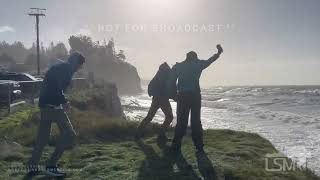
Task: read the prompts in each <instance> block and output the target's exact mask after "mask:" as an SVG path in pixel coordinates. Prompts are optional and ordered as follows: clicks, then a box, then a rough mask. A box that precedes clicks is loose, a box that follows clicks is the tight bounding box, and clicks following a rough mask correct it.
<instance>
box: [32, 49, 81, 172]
mask: <svg viewBox="0 0 320 180" xmlns="http://www.w3.org/2000/svg"><path fill="white" fill-rule="evenodd" d="M84 62H85V58H84V56H83V55H81V54H80V53H78V52H74V53H72V54H71V55H70V57H69V58H68V61H67V62H62V63H59V64H56V65H54V66H52V67H51V68H50V69H49V70H48V71H47V73H46V75H45V77H44V80H43V82H42V86H41V90H40V98H39V107H40V112H41V120H40V124H39V127H38V135H37V139H36V142H35V146H34V149H33V152H32V157H31V158H30V160H29V162H28V164H29V165H28V166H29V168H30V172H29V173H28V175H29V176H33V175H36V174H37V173H39V170H40V169H39V166H38V163H39V161H40V158H41V154H42V151H43V148H44V147H45V145H46V144H47V143H48V140H49V136H50V131H51V124H52V122H55V123H57V125H58V128H59V132H60V137H59V139H58V140H57V142H56V149H55V151H54V152H53V154H52V156H51V158H50V160H49V161H48V162H47V166H46V171H45V172H46V173H47V174H48V175H52V176H64V175H65V173H64V172H62V171H59V170H58V168H57V161H58V160H59V159H60V157H61V156H62V154H63V152H64V150H66V149H68V148H72V147H73V145H74V139H75V136H76V133H75V131H74V129H73V127H72V124H71V122H70V120H69V118H68V116H67V114H66V112H67V111H69V110H70V104H69V102H68V101H67V99H66V97H65V96H64V92H65V90H66V89H67V87H68V86H69V85H70V82H71V80H72V76H73V74H74V73H75V72H76V71H78V70H79V69H80V68H81V67H82V65H83V64H84Z"/></svg>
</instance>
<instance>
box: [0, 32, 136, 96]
mask: <svg viewBox="0 0 320 180" xmlns="http://www.w3.org/2000/svg"><path fill="white" fill-rule="evenodd" d="M114 44H115V43H114V40H113V39H111V40H109V41H108V42H106V41H105V40H104V41H103V42H102V43H100V42H99V41H93V40H92V38H91V37H88V36H83V35H78V36H70V38H69V45H70V50H68V49H67V48H66V46H65V44H64V43H62V42H59V43H56V44H55V43H53V42H51V43H50V44H49V46H48V47H44V46H43V44H41V47H40V67H41V72H42V73H44V72H45V71H46V70H47V69H48V67H50V66H51V65H53V64H55V63H58V62H59V60H66V59H67V57H68V55H69V53H71V52H73V51H79V52H81V53H82V54H83V55H84V56H85V57H86V59H87V63H86V65H85V67H84V69H83V70H82V71H81V72H80V73H79V74H80V75H81V76H82V77H88V75H89V74H93V75H94V78H95V79H98V80H104V81H107V82H111V83H115V84H116V85H117V87H118V90H119V92H120V93H123V94H127V93H138V92H140V91H141V85H140V77H139V75H138V72H137V69H136V68H135V67H134V66H133V65H131V64H130V63H128V62H126V56H125V53H124V51H123V50H119V51H116V49H115V45H114ZM0 69H1V70H2V71H13V72H28V73H31V74H35V72H36V69H37V55H36V45H35V44H33V45H32V47H31V48H27V47H25V46H24V44H23V43H22V42H19V41H17V42H14V43H12V44H9V43H7V42H5V41H3V42H0Z"/></svg>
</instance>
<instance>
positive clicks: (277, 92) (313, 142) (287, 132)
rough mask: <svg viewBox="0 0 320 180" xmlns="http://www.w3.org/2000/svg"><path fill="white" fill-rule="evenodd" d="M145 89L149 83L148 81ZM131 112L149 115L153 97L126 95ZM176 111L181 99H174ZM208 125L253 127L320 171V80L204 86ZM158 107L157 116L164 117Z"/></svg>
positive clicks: (205, 125)
mask: <svg viewBox="0 0 320 180" xmlns="http://www.w3.org/2000/svg"><path fill="white" fill-rule="evenodd" d="M144 89H146V87H144ZM121 100H122V104H124V105H128V104H131V105H133V106H137V108H134V109H130V110H129V109H125V113H126V115H128V116H131V117H135V118H136V119H142V118H143V117H145V116H146V114H147V111H148V108H149V107H150V104H151V98H150V97H149V96H148V95H147V93H146V92H145V91H144V93H141V94H139V95H137V96H122V97H121ZM171 105H172V107H173V111H174V112H175V110H176V103H175V102H171ZM201 112H202V114H201V120H202V125H203V128H204V129H232V130H240V131H246V132H254V133H258V134H259V135H261V136H263V137H265V138H267V139H268V140H269V141H271V142H272V144H273V145H274V146H275V147H276V148H277V149H278V150H280V151H281V152H283V153H284V154H286V155H287V156H289V157H290V158H292V159H294V160H295V161H296V162H297V163H298V164H299V165H301V166H306V165H307V166H308V167H309V168H310V169H312V170H314V171H315V172H316V174H318V175H319V174H320V86H221V87H212V88H208V89H202V111H201ZM163 118H164V116H163V113H162V112H161V110H159V111H158V113H157V115H156V117H155V118H154V122H159V123H162V122H163ZM175 123H176V119H174V122H173V125H175Z"/></svg>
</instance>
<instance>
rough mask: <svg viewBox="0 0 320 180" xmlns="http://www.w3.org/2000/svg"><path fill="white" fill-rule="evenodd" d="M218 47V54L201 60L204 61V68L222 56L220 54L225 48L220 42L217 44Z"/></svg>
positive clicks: (202, 65)
mask: <svg viewBox="0 0 320 180" xmlns="http://www.w3.org/2000/svg"><path fill="white" fill-rule="evenodd" d="M217 49H218V52H217V53H216V54H214V55H213V56H211V57H210V58H209V59H208V60H202V61H201V62H202V63H201V67H202V69H205V68H207V67H208V66H210V65H211V64H212V63H213V62H214V61H216V60H217V59H218V58H219V57H220V54H222V52H223V49H222V47H221V45H220V44H218V45H217Z"/></svg>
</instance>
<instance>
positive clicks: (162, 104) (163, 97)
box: [136, 62, 173, 142]
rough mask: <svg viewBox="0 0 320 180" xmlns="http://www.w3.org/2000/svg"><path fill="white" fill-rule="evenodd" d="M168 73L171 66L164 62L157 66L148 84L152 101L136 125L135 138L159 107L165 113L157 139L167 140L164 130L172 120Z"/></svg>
mask: <svg viewBox="0 0 320 180" xmlns="http://www.w3.org/2000/svg"><path fill="white" fill-rule="evenodd" d="M170 73H171V68H170V66H169V65H168V64H167V63H166V62H165V63H163V64H161V65H160V66H159V70H158V72H157V73H156V75H155V76H154V77H153V79H152V80H151V81H150V83H149V85H148V94H149V96H152V103H151V107H150V109H149V111H148V114H147V116H146V117H145V118H144V119H143V120H142V121H141V123H140V124H139V126H138V130H137V134H136V138H140V137H141V136H142V134H143V129H144V128H145V126H146V125H147V124H149V123H150V122H151V121H152V119H153V118H154V116H155V114H156V112H157V111H158V109H161V110H162V112H163V113H164V115H165V120H164V122H163V124H162V126H161V129H160V131H159V133H158V140H159V141H161V142H163V141H167V140H168V139H167V137H166V135H165V131H166V129H167V128H168V127H169V126H170V124H171V122H172V120H173V113H172V108H171V104H170V102H169V98H170V97H169V95H168V80H169V78H170Z"/></svg>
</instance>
